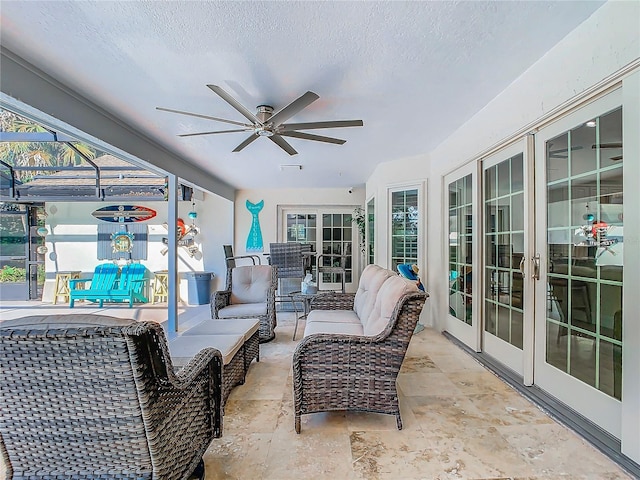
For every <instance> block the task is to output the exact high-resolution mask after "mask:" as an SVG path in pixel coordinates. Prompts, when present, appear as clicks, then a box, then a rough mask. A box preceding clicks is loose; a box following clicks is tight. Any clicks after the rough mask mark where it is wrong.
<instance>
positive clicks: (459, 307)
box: [445, 164, 495, 351]
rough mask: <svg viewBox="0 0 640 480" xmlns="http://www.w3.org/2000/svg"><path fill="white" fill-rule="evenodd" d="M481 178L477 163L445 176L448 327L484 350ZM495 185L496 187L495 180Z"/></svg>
mask: <svg viewBox="0 0 640 480" xmlns="http://www.w3.org/2000/svg"><path fill="white" fill-rule="evenodd" d="M477 178H478V175H477V165H476V164H469V165H467V166H465V167H462V168H460V169H459V170H457V171H456V172H454V173H451V174H449V175H447V176H446V177H445V189H446V194H447V204H446V206H445V208H446V212H447V215H448V217H449V219H448V222H449V226H448V229H447V232H446V235H447V237H446V242H447V263H448V265H449V278H448V280H449V314H448V315H447V319H446V330H447V331H448V332H449V333H451V335H453V336H454V337H456V338H458V339H459V340H461V341H462V342H464V343H465V344H466V345H467V346H469V347H470V348H472V349H474V350H476V351H480V348H481V342H480V340H481V337H480V325H481V322H480V312H481V308H480V305H481V302H480V301H479V300H480V298H481V297H478V293H479V291H480V289H479V287H478V285H479V284H481V283H482V282H481V280H482V267H479V265H481V263H480V261H479V258H480V257H481V255H480V247H479V243H480V242H479V241H478V233H479V231H480V229H479V228H478V218H480V216H479V215H478V202H477V200H476V199H477V192H478V186H477ZM492 187H493V188H495V184H494V185H493V186H492ZM482 281H484V280H482ZM474 286H475V288H474Z"/></svg>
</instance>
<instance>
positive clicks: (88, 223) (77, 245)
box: [43, 194, 233, 303]
mask: <svg viewBox="0 0 640 480" xmlns="http://www.w3.org/2000/svg"><path fill="white" fill-rule="evenodd" d="M128 204H136V205H143V206H146V207H148V208H151V209H153V210H155V211H156V212H157V214H156V216H155V217H154V218H152V219H150V220H148V221H146V222H144V223H145V224H146V225H147V226H148V233H149V237H148V256H147V259H146V260H142V261H141V262H140V263H142V264H143V265H145V266H146V267H147V269H148V270H149V271H151V272H154V271H157V270H166V269H167V255H162V254H161V250H162V249H163V248H164V247H165V245H164V244H163V242H162V239H163V238H167V234H168V231H167V229H166V228H165V227H164V226H163V223H166V221H167V203H165V202H137V203H136V202H128ZM107 205H116V204H115V203H111V202H54V203H47V204H46V206H45V208H46V211H47V214H48V216H47V219H46V226H47V229H48V230H49V234H48V235H47V237H46V239H45V240H46V243H45V244H46V246H47V248H48V252H47V254H46V255H45V259H46V263H45V268H46V272H47V279H46V281H45V287H44V293H43V301H44V302H51V301H52V300H53V291H54V282H55V273H56V272H58V271H68V270H80V271H82V272H83V274H85V275H86V276H90V275H91V272H93V270H94V268H95V266H96V265H97V264H98V263H102V262H105V260H100V261H99V260H98V259H97V244H96V239H97V229H98V223H99V222H101V221H100V220H97V219H96V218H95V217H93V216H92V215H91V213H92V212H93V211H95V210H96V209H98V208H101V207H105V206H107ZM191 209H192V205H191V202H179V203H178V216H179V218H182V219H183V220H184V222H185V223H186V224H190V223H191V220H190V219H189V217H188V213H189V212H190V211H191ZM195 211H196V213H197V214H198V217H197V219H196V225H197V226H198V227H199V234H198V235H197V236H196V237H195V242H196V244H197V245H199V247H200V251H201V252H202V256H200V255H196V256H194V257H190V256H189V254H188V253H187V251H186V250H185V249H184V248H180V247H179V248H178V271H179V272H180V277H181V281H180V298H181V300H182V301H184V302H185V303H186V302H187V299H188V288H187V279H186V277H185V274H186V273H187V272H201V271H206V272H214V273H215V277H214V279H213V281H212V285H211V286H212V289H216V288H218V286H219V285H221V283H220V282H224V275H225V263H224V252H223V249H222V245H223V244H225V243H229V242H231V240H232V238H233V203H232V202H230V201H229V200H226V199H224V198H222V197H219V196H217V195H212V194H204V196H203V198H202V199H201V200H200V199H197V200H195Z"/></svg>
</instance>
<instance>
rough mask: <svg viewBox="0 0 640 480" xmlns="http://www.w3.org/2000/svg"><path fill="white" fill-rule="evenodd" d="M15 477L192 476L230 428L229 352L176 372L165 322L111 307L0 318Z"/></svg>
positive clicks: (2, 431)
mask: <svg viewBox="0 0 640 480" xmlns="http://www.w3.org/2000/svg"><path fill="white" fill-rule="evenodd" d="M0 342H1V343H0V371H2V377H1V378H0V455H1V456H2V460H3V462H4V464H5V467H6V469H7V477H8V478H33V479H36V478H75V479H81V478H93V479H96V478H136V479H147V478H148V479H151V478H153V479H156V478H158V479H172V480H173V479H186V478H189V477H190V476H192V475H193V473H194V471H196V472H197V473H198V474H203V473H204V472H203V469H204V467H203V464H202V455H203V454H204V452H205V451H206V449H207V448H208V446H209V445H210V443H211V441H212V439H213V438H216V437H219V436H220V435H221V432H222V420H221V418H222V417H221V406H220V398H221V389H220V385H221V375H222V373H221V372H222V359H221V355H220V352H218V351H217V350H215V349H213V348H209V349H206V350H203V351H201V352H199V353H198V355H197V356H196V357H195V358H194V359H193V360H192V361H191V362H190V363H189V364H188V365H186V366H185V367H184V368H183V369H182V370H180V371H179V372H177V373H176V372H174V369H173V366H172V363H171V360H170V357H169V355H168V351H167V345H166V340H165V336H164V332H163V330H162V327H161V326H160V325H159V324H156V323H151V322H133V321H131V320H123V319H117V318H113V317H106V316H101V315H51V316H32V317H24V318H20V319H16V320H9V321H5V322H3V323H2V324H0Z"/></svg>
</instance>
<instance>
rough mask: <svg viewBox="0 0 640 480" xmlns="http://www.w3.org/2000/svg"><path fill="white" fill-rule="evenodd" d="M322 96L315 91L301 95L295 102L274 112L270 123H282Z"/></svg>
mask: <svg viewBox="0 0 640 480" xmlns="http://www.w3.org/2000/svg"><path fill="white" fill-rule="evenodd" d="M319 98H320V97H319V96H318V95H316V94H315V93H313V92H307V93H305V94H304V95H301V96H300V97H298V98H297V99H295V100H294V101H293V102H291V103H290V104H289V105H287V106H286V107H284V108H282V109H281V110H279V111H278V112H276V113H274V114H273V115H271V117H269V123H273V124H274V125H280V124H281V123H282V122H284V121H285V120H287V119H289V118H291V117H293V116H294V115H295V114H296V113H298V112H299V111H300V110H302V109H303V108H305V107H307V106H309V105H311V104H312V103H313V102H315V101H316V100H317V99H319Z"/></svg>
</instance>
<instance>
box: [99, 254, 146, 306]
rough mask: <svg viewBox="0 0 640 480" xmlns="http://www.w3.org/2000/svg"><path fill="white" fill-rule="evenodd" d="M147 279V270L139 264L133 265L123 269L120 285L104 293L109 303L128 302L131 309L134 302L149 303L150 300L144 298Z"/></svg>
mask: <svg viewBox="0 0 640 480" xmlns="http://www.w3.org/2000/svg"><path fill="white" fill-rule="evenodd" d="M147 281H148V278H147V269H146V267H145V266H144V265H141V264H139V263H131V264H129V265H125V266H124V267H122V271H121V272H120V279H119V282H118V284H117V285H116V286H115V287H114V288H113V289H110V290H107V291H106V292H105V293H104V299H105V300H107V301H114V302H120V301H128V302H129V308H131V307H133V303H134V302H136V301H137V302H142V303H147V302H148V301H149V299H148V298H147V297H145V296H144V287H145V284H146V282H147Z"/></svg>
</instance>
